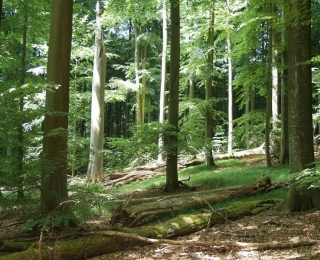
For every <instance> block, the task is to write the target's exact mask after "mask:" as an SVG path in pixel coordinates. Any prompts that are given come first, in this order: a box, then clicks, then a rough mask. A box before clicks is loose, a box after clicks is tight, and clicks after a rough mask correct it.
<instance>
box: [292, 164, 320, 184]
mask: <svg viewBox="0 0 320 260" xmlns="http://www.w3.org/2000/svg"><path fill="white" fill-rule="evenodd" d="M290 177H291V180H292V181H294V182H295V183H297V184H298V186H300V187H307V188H308V189H314V188H320V171H318V170H317V169H315V168H307V169H305V170H303V171H301V172H296V173H292V174H291V176H290Z"/></svg>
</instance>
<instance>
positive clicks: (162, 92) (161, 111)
mask: <svg viewBox="0 0 320 260" xmlns="http://www.w3.org/2000/svg"><path fill="white" fill-rule="evenodd" d="M162 5H163V6H162V57H161V86H160V100H159V123H161V124H162V123H163V122H164V119H165V116H164V115H165V113H164V112H165V110H164V106H165V102H164V101H165V90H166V74H167V66H166V63H167V55H166V53H167V42H168V30H167V0H162ZM158 149H159V154H158V161H159V162H162V161H163V135H162V134H160V135H159V139H158Z"/></svg>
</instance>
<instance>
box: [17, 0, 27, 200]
mask: <svg viewBox="0 0 320 260" xmlns="http://www.w3.org/2000/svg"><path fill="white" fill-rule="evenodd" d="M26 4H27V3H26ZM27 34H28V10H27V9H26V10H25V14H24V24H23V36H22V59H21V86H23V85H24V84H25V83H26V72H27ZM19 110H20V114H21V115H23V111H24V97H20V100H19ZM23 123H24V122H23V119H22V121H21V122H20V125H19V128H18V139H19V145H18V184H19V186H18V198H22V197H24V192H23V156H24V151H23V143H24V134H23Z"/></svg>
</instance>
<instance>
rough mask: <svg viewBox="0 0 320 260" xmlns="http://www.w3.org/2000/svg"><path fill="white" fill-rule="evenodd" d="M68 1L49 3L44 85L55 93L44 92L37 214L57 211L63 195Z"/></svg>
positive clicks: (69, 25)
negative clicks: (53, 85)
mask: <svg viewBox="0 0 320 260" xmlns="http://www.w3.org/2000/svg"><path fill="white" fill-rule="evenodd" d="M72 9H73V1H72V0H52V4H51V21H50V39H49V42H50V46H49V54H48V76H47V77H48V78H47V81H48V83H53V84H55V86H56V87H55V91H47V92H46V105H45V108H46V111H47V112H48V113H47V114H46V115H45V119H44V136H43V157H44V158H43V160H44V161H43V169H42V173H41V207H40V209H41V214H42V215H47V214H48V213H49V212H53V211H55V210H56V209H57V208H58V205H59V203H60V202H61V200H63V199H66V198H67V197H68V192H67V170H68V163H67V150H68V145H67V143H68V111H69V74H70V54H71V38H72Z"/></svg>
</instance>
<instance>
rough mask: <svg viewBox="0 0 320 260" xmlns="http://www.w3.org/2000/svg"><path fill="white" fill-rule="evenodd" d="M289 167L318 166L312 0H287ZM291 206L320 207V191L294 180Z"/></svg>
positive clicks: (294, 169) (298, 208)
mask: <svg viewBox="0 0 320 260" xmlns="http://www.w3.org/2000/svg"><path fill="white" fill-rule="evenodd" d="M287 4H288V7H289V11H288V15H287V19H288V20H287V22H288V26H287V29H288V31H287V35H288V43H287V44H288V45H287V47H288V57H287V58H288V99H289V110H288V113H289V114H288V119H289V169H290V172H291V173H295V172H300V171H302V170H304V169H307V168H313V167H314V151H313V128H312V83H311V66H310V59H311V25H310V23H311V1H310V0H290V1H287ZM286 202H287V204H285V205H286V207H287V210H288V211H290V212H293V211H303V210H307V209H309V208H320V191H319V188H317V189H308V187H307V185H306V184H305V185H304V186H299V185H298V183H297V182H295V181H292V182H291V185H290V189H289V195H288V199H287V201H286Z"/></svg>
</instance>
